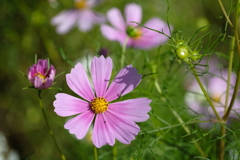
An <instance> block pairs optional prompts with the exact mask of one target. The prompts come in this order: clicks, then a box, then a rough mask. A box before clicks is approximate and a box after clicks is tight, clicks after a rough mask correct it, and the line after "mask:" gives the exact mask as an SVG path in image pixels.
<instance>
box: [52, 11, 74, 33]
mask: <svg viewBox="0 0 240 160" xmlns="http://www.w3.org/2000/svg"><path fill="white" fill-rule="evenodd" d="M77 17H78V11H77V10H70V11H66V12H63V13H62V12H61V13H60V15H57V17H54V18H53V20H52V24H55V25H58V26H57V32H58V33H59V34H65V33H67V32H68V31H69V30H70V29H71V28H72V27H73V26H74V24H76V22H77Z"/></svg>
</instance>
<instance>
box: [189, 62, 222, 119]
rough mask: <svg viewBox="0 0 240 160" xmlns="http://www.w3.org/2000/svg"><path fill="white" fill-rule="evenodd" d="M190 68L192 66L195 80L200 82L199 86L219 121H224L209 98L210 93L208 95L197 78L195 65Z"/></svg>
mask: <svg viewBox="0 0 240 160" xmlns="http://www.w3.org/2000/svg"><path fill="white" fill-rule="evenodd" d="M190 66H191V68H192V71H193V74H194V76H195V78H196V80H197V82H198V85H199V86H200V88H201V90H202V92H203V94H204V96H205V97H206V99H207V101H208V103H209V104H210V106H211V108H212V110H213V112H214V114H215V116H216V117H217V119H218V120H219V121H221V120H222V119H221V117H220V116H219V114H218V112H217V110H216V108H215V106H214V105H213V103H212V100H211V99H210V97H209V96H208V93H207V91H206V90H205V88H204V86H203V84H202V82H201V80H200V78H199V77H198V76H197V72H196V70H195V68H194V67H193V65H191V64H190Z"/></svg>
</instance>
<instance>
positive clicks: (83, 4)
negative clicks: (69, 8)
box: [75, 0, 87, 9]
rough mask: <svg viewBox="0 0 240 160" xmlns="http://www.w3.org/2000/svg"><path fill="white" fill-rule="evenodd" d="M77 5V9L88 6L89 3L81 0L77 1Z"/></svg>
mask: <svg viewBox="0 0 240 160" xmlns="http://www.w3.org/2000/svg"><path fill="white" fill-rule="evenodd" d="M75 7H76V8H77V9H84V8H86V7H87V3H86V0H79V1H77V2H75Z"/></svg>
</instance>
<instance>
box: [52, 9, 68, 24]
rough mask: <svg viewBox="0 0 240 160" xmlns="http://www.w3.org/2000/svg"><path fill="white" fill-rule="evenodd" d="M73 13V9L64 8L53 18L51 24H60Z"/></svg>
mask: <svg viewBox="0 0 240 160" xmlns="http://www.w3.org/2000/svg"><path fill="white" fill-rule="evenodd" d="M71 13H72V11H66V10H63V11H62V12H60V13H59V14H57V15H56V16H55V17H53V18H52V19H51V24H52V25H58V24H59V23H61V22H62V21H64V20H65V19H66V18H67V17H68V16H69V14H71Z"/></svg>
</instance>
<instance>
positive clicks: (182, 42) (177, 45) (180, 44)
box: [175, 40, 184, 48]
mask: <svg viewBox="0 0 240 160" xmlns="http://www.w3.org/2000/svg"><path fill="white" fill-rule="evenodd" d="M175 43H176V48H178V47H180V46H182V45H183V44H184V40H177V41H176V42H175Z"/></svg>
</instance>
